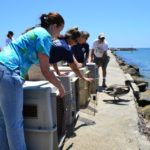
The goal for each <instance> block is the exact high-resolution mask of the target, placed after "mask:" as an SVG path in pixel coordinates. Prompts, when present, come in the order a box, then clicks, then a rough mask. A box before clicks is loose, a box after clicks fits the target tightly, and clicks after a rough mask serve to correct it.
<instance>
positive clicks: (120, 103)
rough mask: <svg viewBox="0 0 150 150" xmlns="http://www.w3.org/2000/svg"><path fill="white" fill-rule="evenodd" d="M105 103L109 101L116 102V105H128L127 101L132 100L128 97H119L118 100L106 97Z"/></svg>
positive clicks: (110, 102) (109, 102)
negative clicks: (127, 98)
mask: <svg viewBox="0 0 150 150" xmlns="http://www.w3.org/2000/svg"><path fill="white" fill-rule="evenodd" d="M103 101H104V102H105V103H108V104H116V105H128V104H126V103H127V102H129V101H130V100H126V99H118V100H115V99H114V100H112V99H111V100H110V99H105V100H103ZM122 102H125V103H122Z"/></svg>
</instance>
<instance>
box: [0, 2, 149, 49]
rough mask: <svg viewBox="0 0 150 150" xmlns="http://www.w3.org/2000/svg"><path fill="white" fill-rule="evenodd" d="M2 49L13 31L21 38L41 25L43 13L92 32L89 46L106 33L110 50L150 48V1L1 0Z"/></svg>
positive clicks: (67, 27) (0, 44)
mask: <svg viewBox="0 0 150 150" xmlns="http://www.w3.org/2000/svg"><path fill="white" fill-rule="evenodd" d="M0 5H1V8H0V47H2V46H4V45H5V39H6V34H7V32H8V31H9V30H12V31H13V32H14V38H17V37H18V36H19V35H20V34H21V33H22V32H23V31H25V29H27V28H29V27H32V26H34V25H37V24H39V23H40V20H39V18H40V16H41V15H42V14H43V13H49V12H54V11H55V12H59V13H60V14H61V15H62V16H63V18H64V20H65V27H64V29H63V31H62V32H61V33H62V34H63V33H65V31H66V30H68V29H69V28H71V27H74V26H77V27H78V28H79V30H84V31H88V32H89V33H90V37H89V39H88V43H89V44H90V46H92V43H93V41H94V40H95V39H96V38H97V37H98V35H99V33H100V32H104V33H105V36H106V40H107V41H108V43H109V47H116V48H117V47H135V48H142V47H145V48H149V47H150V0H73V1H72V0H24V1H21V0H9V1H8V0H1V2H0Z"/></svg>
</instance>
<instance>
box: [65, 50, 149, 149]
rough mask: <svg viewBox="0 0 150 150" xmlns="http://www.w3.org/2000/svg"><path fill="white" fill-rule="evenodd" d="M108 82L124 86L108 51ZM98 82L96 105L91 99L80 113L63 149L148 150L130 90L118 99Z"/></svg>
mask: <svg viewBox="0 0 150 150" xmlns="http://www.w3.org/2000/svg"><path fill="white" fill-rule="evenodd" d="M109 56H110V62H109V64H108V68H107V79H106V81H107V85H108V86H109V85H112V84H119V85H124V84H125V80H126V76H125V74H124V73H123V71H122V70H121V69H120V67H119V65H118V63H117V62H116V59H115V57H114V55H113V54H112V53H111V52H109ZM101 80H102V79H101V68H100V83H99V85H100V86H99V90H98V92H97V105H96V104H95V103H94V102H90V104H89V106H88V107H87V108H86V109H83V110H81V111H80V112H79V115H80V117H79V119H78V121H77V124H76V126H75V129H74V132H73V133H72V134H70V136H68V138H66V140H65V143H64V146H63V150H150V141H148V140H147V138H146V137H145V136H144V135H142V134H141V133H140V132H139V128H138V122H139V117H138V113H137V109H136V102H135V97H134V95H133V91H132V89H131V90H130V92H129V93H128V94H126V95H123V96H122V97H120V98H121V100H116V101H114V98H113V97H111V96H109V95H108V94H106V93H104V92H103V90H102V88H101Z"/></svg>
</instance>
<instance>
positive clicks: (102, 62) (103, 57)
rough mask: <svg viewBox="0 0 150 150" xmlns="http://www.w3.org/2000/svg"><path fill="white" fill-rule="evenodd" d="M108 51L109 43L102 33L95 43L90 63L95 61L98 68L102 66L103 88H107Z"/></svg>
mask: <svg viewBox="0 0 150 150" xmlns="http://www.w3.org/2000/svg"><path fill="white" fill-rule="evenodd" d="M107 50H108V42H107V41H106V40H105V35H104V33H100V34H99V36H98V39H96V40H95V41H94V42H93V46H92V50H91V53H90V57H89V62H91V61H94V62H95V63H96V65H97V66H98V67H100V66H101V68H102V75H103V82H102V87H106V74H107V73H106V68H107V64H108V62H109V56H108V55H107Z"/></svg>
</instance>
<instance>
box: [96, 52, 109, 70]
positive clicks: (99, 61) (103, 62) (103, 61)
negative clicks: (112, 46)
mask: <svg viewBox="0 0 150 150" xmlns="http://www.w3.org/2000/svg"><path fill="white" fill-rule="evenodd" d="M109 59H110V57H109V56H108V55H107V54H104V55H103V57H96V56H95V55H94V62H95V63H96V65H97V66H99V67H100V66H101V67H102V68H104V69H105V68H106V67H107V65H108V63H109Z"/></svg>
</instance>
